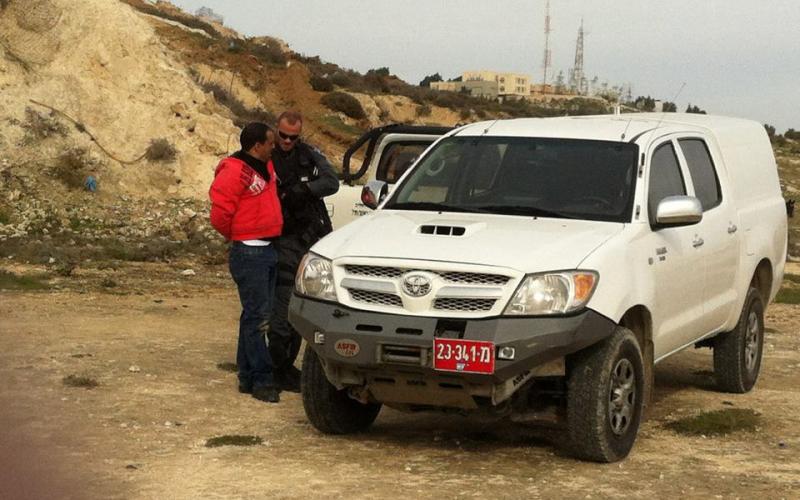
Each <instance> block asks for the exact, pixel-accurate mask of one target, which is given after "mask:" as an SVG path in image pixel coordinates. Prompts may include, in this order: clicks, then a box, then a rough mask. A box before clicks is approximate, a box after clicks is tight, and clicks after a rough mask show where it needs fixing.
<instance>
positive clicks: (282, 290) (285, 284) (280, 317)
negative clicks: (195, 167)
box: [268, 111, 339, 392]
mask: <svg viewBox="0 0 800 500" xmlns="http://www.w3.org/2000/svg"><path fill="white" fill-rule="evenodd" d="M302 131H303V117H302V116H301V115H300V113H297V112H295V111H286V112H284V113H282V114H281V115H280V116H279V117H278V137H277V138H276V139H277V143H278V147H277V148H275V151H274V152H273V154H272V161H273V164H274V165H275V173H276V175H277V177H278V196H279V197H280V200H281V208H282V211H283V233H282V234H281V238H280V240H279V242H278V282H277V287H276V290H275V302H274V306H273V309H272V317H271V319H270V331H269V334H268V337H269V351H270V354H271V356H272V360H273V363H274V364H275V380H276V382H277V383H278V385H279V386H280V387H281V389H283V390H285V391H292V392H299V391H300V370H298V369H297V368H295V367H294V361H295V359H296V358H297V353H298V352H299V351H300V342H301V339H300V335H298V334H297V332H295V331H294V329H293V328H292V327H291V326H290V325H289V322H288V319H287V317H288V314H289V300H290V299H291V297H292V291H293V290H294V277H295V273H296V272H297V266H298V265H299V264H300V260H301V259H302V258H303V256H304V255H305V254H306V252H308V250H309V249H310V248H311V246H312V245H313V244H314V243H316V242H317V241H319V240H320V239H321V238H322V237H323V236H325V235H326V234H328V233H330V232H331V230H332V227H331V220H330V217H328V210H327V208H326V207H325V203H324V202H323V200H322V199H323V198H324V197H325V196H330V195H332V194H334V193H335V192H336V191H338V190H339V179H338V177H337V175H336V172H335V171H334V170H333V167H331V165H330V163H328V160H327V159H325V156H323V155H322V153H321V152H320V151H319V150H318V149H316V148H314V147H313V146H309V145H308V144H306V143H304V142H303V141H302V140H301V139H300V134H301V133H302Z"/></svg>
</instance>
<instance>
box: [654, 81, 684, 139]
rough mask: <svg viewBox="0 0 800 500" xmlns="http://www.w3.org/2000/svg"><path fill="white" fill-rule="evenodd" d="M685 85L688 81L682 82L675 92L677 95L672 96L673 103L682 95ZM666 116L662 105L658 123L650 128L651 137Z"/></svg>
mask: <svg viewBox="0 0 800 500" xmlns="http://www.w3.org/2000/svg"><path fill="white" fill-rule="evenodd" d="M684 87H686V82H683V83H681V88H679V89H678V91H677V92H676V93H675V95H674V96H672V101H670V102H672V103H673V104H674V103H675V101H676V100H677V99H678V96H679V95H681V92H683V89H684ZM665 116H666V112H665V111H664V108H663V106H662V108H661V117H660V118H659V119H658V123H656V126H655V128H653V129H652V130H650V137H649V138H652V136H653V134H655V133H656V130H658V129H659V128H660V127H661V123H662V122H663V121H664V118H665ZM649 138H648V139H649Z"/></svg>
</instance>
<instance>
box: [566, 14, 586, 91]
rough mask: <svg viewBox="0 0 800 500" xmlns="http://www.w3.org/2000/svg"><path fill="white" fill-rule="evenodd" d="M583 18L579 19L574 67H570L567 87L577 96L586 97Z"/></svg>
mask: <svg viewBox="0 0 800 500" xmlns="http://www.w3.org/2000/svg"><path fill="white" fill-rule="evenodd" d="M583 36H584V31H583V18H581V27H580V28H579V29H578V41H577V42H576V43H575V65H574V66H573V67H572V71H570V75H569V86H570V87H571V88H572V90H573V91H574V92H575V93H576V94H578V95H586V94H588V93H589V89H588V86H589V85H588V83H589V82H588V81H587V80H586V75H584V73H583Z"/></svg>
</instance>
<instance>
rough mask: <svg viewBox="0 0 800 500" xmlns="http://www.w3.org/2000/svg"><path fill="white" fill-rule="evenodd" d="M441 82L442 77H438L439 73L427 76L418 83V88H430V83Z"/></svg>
mask: <svg viewBox="0 0 800 500" xmlns="http://www.w3.org/2000/svg"><path fill="white" fill-rule="evenodd" d="M442 80H443V79H442V75H440V74H439V73H434V74H432V75H428V76H426V77H425V78H423V79H422V81H421V82H419V86H420V87H430V86H431V83H433V82H441V81H442Z"/></svg>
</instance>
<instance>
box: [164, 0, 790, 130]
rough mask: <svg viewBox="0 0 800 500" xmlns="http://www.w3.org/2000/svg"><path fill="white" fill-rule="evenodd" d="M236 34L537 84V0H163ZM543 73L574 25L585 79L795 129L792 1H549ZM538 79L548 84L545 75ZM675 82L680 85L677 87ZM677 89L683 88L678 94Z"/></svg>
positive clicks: (564, 64) (353, 61)
mask: <svg viewBox="0 0 800 500" xmlns="http://www.w3.org/2000/svg"><path fill="white" fill-rule="evenodd" d="M172 3H173V4H175V5H177V6H179V7H181V8H183V9H184V10H187V11H189V12H194V11H196V10H197V9H198V8H199V7H202V6H205V7H210V8H212V9H213V10H214V11H215V12H217V13H219V14H221V15H222V16H224V18H225V24H226V25H227V26H229V27H231V28H233V29H235V30H236V31H238V32H240V33H241V34H243V35H246V36H258V35H268V36H274V37H277V38H281V39H282V40H284V41H285V42H286V43H288V44H289V46H290V47H291V48H292V49H293V50H294V51H296V52H299V53H302V54H305V55H309V56H314V55H319V56H320V57H321V58H322V59H323V60H324V61H329V62H333V63H336V64H339V65H340V66H343V67H346V68H351V69H355V70H357V71H360V72H365V71H367V70H369V69H372V68H379V67H383V66H387V67H389V69H390V70H391V72H392V73H393V74H396V75H397V76H399V77H400V78H402V79H403V80H406V81H407V82H409V83H413V84H417V83H419V81H420V80H422V78H423V77H425V75H430V74H433V73H440V74H441V75H442V76H443V77H444V78H445V79H447V78H453V77H455V76H458V75H460V74H461V73H462V72H463V71H466V70H474V69H488V70H495V71H509V72H519V73H526V74H530V75H531V76H532V77H533V80H534V81H535V82H541V80H542V60H543V54H544V16H545V0H501V1H497V2H488V1H485V0H403V1H398V2H383V1H374V2H366V1H363V0H362V1H358V0H293V1H285V0H284V1H281V2H276V1H273V0H235V1H234V0H172ZM550 4H551V5H550V15H551V29H552V33H551V35H550V47H551V51H552V66H553V68H554V70H553V71H552V72H551V74H555V73H557V72H558V71H559V70H563V71H564V74H565V75H567V72H568V70H569V69H570V68H571V67H572V65H573V62H574V58H575V42H576V39H577V34H578V28H579V26H580V23H581V19H583V22H584V28H585V30H586V35H585V42H584V68H585V74H586V75H587V76H588V77H589V78H590V79H591V78H593V77H594V76H597V77H598V78H599V80H600V82H603V81H607V82H608V83H609V85H621V84H625V85H627V84H630V85H631V86H632V91H633V95H634V96H637V95H650V96H652V97H654V98H657V99H662V100H666V101H673V102H676V103H677V104H678V109H679V111H683V110H685V109H686V106H687V104H689V103H691V104H693V105H697V106H700V107H701V108H702V109H705V110H706V111H708V112H709V113H715V114H722V115H729V116H739V117H744V118H751V119H754V120H758V121H760V122H762V123H768V124H771V125H773V126H775V127H776V128H777V130H778V132H781V133H782V132H784V131H785V130H786V129H788V128H794V129H795V130H800V0H758V1H754V0H669V1H665V0H551V2H550ZM548 81H549V82H552V80H551V79H550V78H548ZM684 84H685V85H684ZM681 89H682V90H681Z"/></svg>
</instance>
